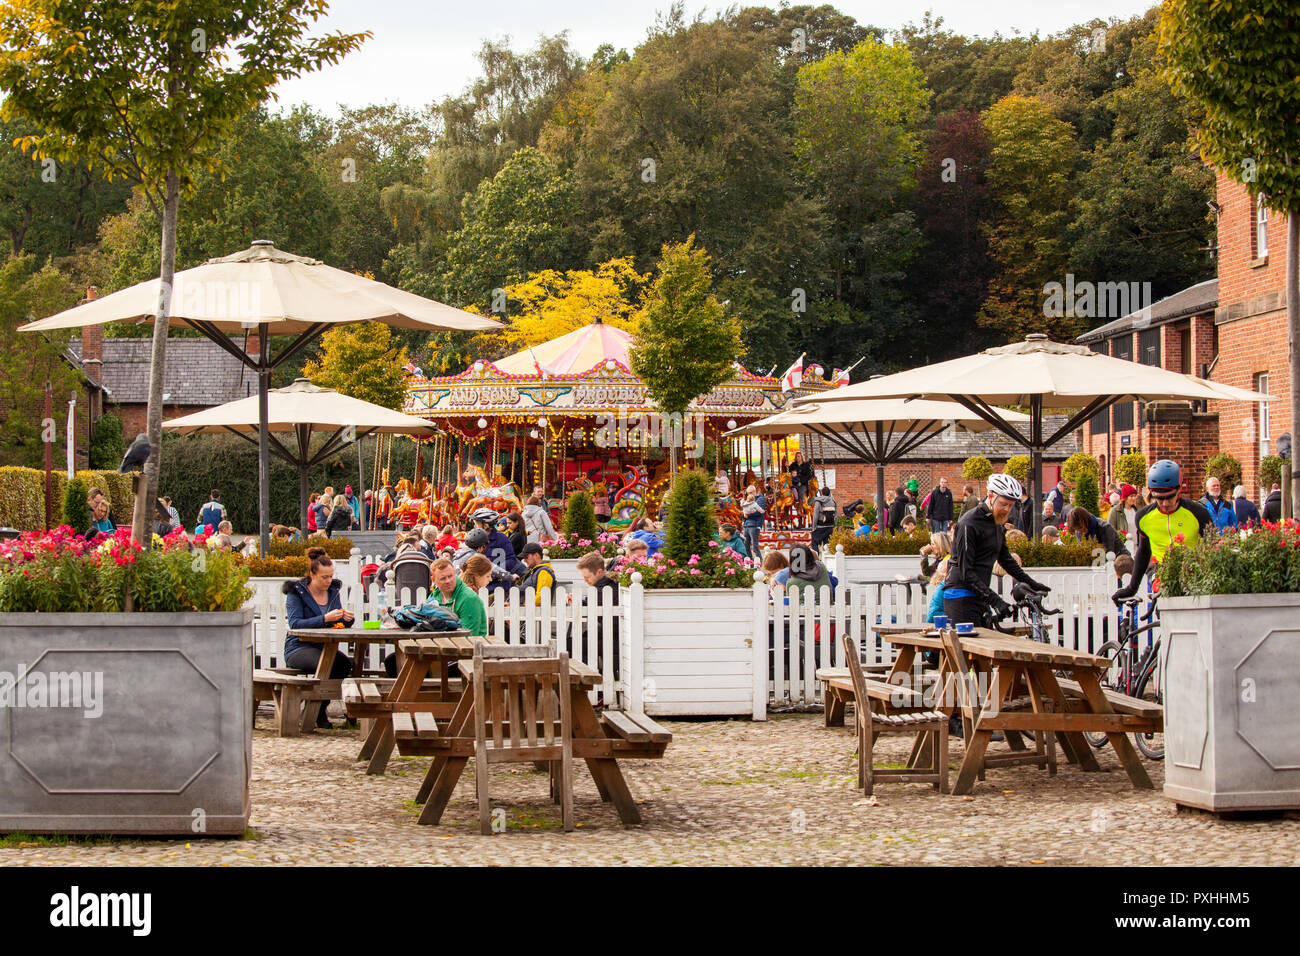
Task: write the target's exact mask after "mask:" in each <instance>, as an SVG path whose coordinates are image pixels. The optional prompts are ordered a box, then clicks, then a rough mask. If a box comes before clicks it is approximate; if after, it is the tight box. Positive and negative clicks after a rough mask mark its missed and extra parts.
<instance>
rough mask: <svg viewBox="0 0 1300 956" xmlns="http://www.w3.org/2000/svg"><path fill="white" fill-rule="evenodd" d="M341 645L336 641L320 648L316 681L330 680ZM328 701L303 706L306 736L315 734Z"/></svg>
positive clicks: (308, 703)
mask: <svg viewBox="0 0 1300 956" xmlns="http://www.w3.org/2000/svg"><path fill="white" fill-rule="evenodd" d="M338 653H339V645H338V643H337V642H336V641H325V642H324V643H322V644H321V646H320V660H319V661H317V662H316V679H317V680H321V681H323V680H329V678H330V671H332V670H333V669H334V658H335V657H337V656H338ZM328 703H329V701H327V700H309V701H307V702H306V703H305V704H303V708H302V723H301V725H300V726H301V727H302V732H303V733H304V734H310V733H315V731H316V720H317V719H318V718H319V717H320V713H321V708H322V707H325V706H326V705H327V704H328Z"/></svg>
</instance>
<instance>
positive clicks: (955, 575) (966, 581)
mask: <svg viewBox="0 0 1300 956" xmlns="http://www.w3.org/2000/svg"><path fill="white" fill-rule="evenodd" d="M1020 492H1021V488H1020V482H1018V481H1016V479H1014V478H1012V477H1011V476H1010V475H992V476H990V478H989V496H988V498H987V499H985V500H984V501H983V502H981V503H980V505H979V506H978V507H977V508H975V509H974V510H973V511H970V512H968V513H966V514H963V515H962V516H961V520H959V521H958V522H957V530H956V531H954V532H953V536H952V555H951V557H949V559H948V576H947V578H945V579H944V584H943V612H944V614H946V615H947V616H948V619H949V620H950V621H952V623H954V624H975V625H980V624H982V623H983V619H984V615H985V612H986V611H987V612H992V614H993V615H994V616H1005V615H1006V614H1007V613H1009V612H1010V610H1011V606H1010V605H1009V604H1007V602H1006V601H1004V600H1002V598H1000V597H999V596H998V595H997V593H996V592H994V590H993V589H992V588H991V587H989V583H990V581H991V580H992V578H993V565H994V564H995V563H997V564H1001V565H1002V567H1003V568H1004V569H1005V570H1006V572H1007V574H1009V575H1010V576H1011V577H1013V578H1015V579H1016V580H1017V581H1020V582H1022V583H1024V584H1027V585H1028V586H1029V587H1031V588H1033V589H1034V590H1036V591H1041V592H1046V591H1047V590H1049V589H1048V588H1047V587H1046V586H1045V585H1042V584H1039V583H1038V582H1037V581H1035V580H1034V579H1033V578H1031V577H1030V576H1029V575H1027V574H1026V573H1025V572H1024V569H1023V568H1021V567H1020V562H1019V561H1017V560H1016V559H1015V558H1014V557H1012V555H1011V552H1010V551H1008V550H1007V541H1006V539H1007V531H1006V528H1005V527H1004V525H1005V524H1006V521H1007V519H1008V518H1009V517H1010V515H1011V509H1012V508H1014V507H1015V504H1016V501H1017V500H1018V499H1019V498H1020Z"/></svg>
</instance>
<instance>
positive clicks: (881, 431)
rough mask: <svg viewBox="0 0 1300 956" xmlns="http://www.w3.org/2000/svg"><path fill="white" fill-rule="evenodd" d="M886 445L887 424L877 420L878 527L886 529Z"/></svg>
mask: <svg viewBox="0 0 1300 956" xmlns="http://www.w3.org/2000/svg"><path fill="white" fill-rule="evenodd" d="M884 447H885V424H884V422H876V527H877V528H879V530H881V531H884V530H885V521H884V518H883V517H882V516H883V515H884V512H885V463H884V459H883V458H882V457H881V454H882V452H883V450H884Z"/></svg>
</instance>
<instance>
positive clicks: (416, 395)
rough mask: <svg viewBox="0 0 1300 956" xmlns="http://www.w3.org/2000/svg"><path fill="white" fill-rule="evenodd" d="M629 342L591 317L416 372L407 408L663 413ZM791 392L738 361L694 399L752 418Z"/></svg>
mask: <svg viewBox="0 0 1300 956" xmlns="http://www.w3.org/2000/svg"><path fill="white" fill-rule="evenodd" d="M631 346H632V335H631V333H629V332H625V331H624V330H623V329H619V328H615V327H614V326H611V325H605V324H604V323H602V322H593V323H591V324H590V325H584V326H583V327H582V328H580V329H575V330H573V331H572V332H569V333H567V334H565V335H562V336H560V337H559V338H556V339H552V340H550V341H549V342H543V343H541V344H540V345H534V346H532V347H530V348H525V349H522V350H521V351H519V352H516V353H514V354H513V355H508V356H506V357H505V358H502V359H498V360H496V361H494V362H493V361H487V360H482V361H478V362H475V363H474V364H473V365H471V366H470V367H469V368H467V369H466V370H465V371H463V372H461V373H460V374H459V375H451V376H446V377H442V378H423V377H419V376H416V377H413V378H411V379H410V380H409V381H408V383H407V393H406V399H407V400H406V406H405V411H406V412H407V413H408V414H411V415H417V416H419V417H420V418H425V419H431V420H439V419H455V418H474V419H476V418H478V417H479V416H485V417H487V418H492V417H494V416H495V417H507V418H509V417H511V416H519V420H520V421H522V420H523V419H524V418H525V417H529V416H531V417H533V418H535V417H536V416H540V415H561V416H562V415H569V416H597V415H601V414H606V415H607V414H609V413H611V412H620V411H623V412H626V413H628V414H647V413H653V412H657V409H656V408H655V406H654V404H653V402H652V401H651V400H650V397H649V395H648V394H647V390H646V387H645V385H643V384H642V382H641V380H640V379H639V378H637V376H635V375H633V374H632V369H631V362H630V360H629V357H628V352H629V350H630V349H631ZM819 385H820V386H821V387H822V388H824V387H826V386H825V384H824V383H821V382H820V380H817V379H815V378H814V379H809V380H807V381H805V383H804V388H802V389H801V390H800V393H799V394H807V393H809V392H811V391H814V390H817V389H818V387H819ZM790 397H791V396H789V395H787V394H786V393H785V392H783V391H782V390H781V382H780V380H779V379H777V378H774V377H771V376H763V375H755V374H753V373H752V372H750V371H748V370H747V369H745V368H744V367H743V366H742V365H740V363H736V366H735V374H734V375H733V376H732V378H731V379H729V380H728V381H726V382H723V383H722V384H721V385H719V386H718V387H717V388H715V389H713V391H711V392H709V393H708V394H707V395H702V396H700V398H698V399H696V401H695V402H693V403H692V405H691V411H692V412H695V413H697V414H702V415H709V416H712V417H723V418H738V419H740V420H743V421H752V420H753V419H756V418H762V417H764V416H767V415H771V414H772V413H773V412H776V411H780V410H781V409H782V408H784V407H785V406H786V403H787V402H788V401H789V399H790Z"/></svg>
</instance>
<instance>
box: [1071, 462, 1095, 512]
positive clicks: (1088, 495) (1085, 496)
mask: <svg viewBox="0 0 1300 956" xmlns="http://www.w3.org/2000/svg"><path fill="white" fill-rule="evenodd" d="M1074 503H1075V505H1077V506H1078V507H1080V508H1087V509H1088V511H1090V512H1091V513H1092V514H1094V515H1096V514H1098V513H1099V502H1098V489H1097V476H1096V475H1094V474H1093V473H1092V472H1090V471H1080V472H1079V478H1078V480H1077V481H1076V482H1075V484H1074Z"/></svg>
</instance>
